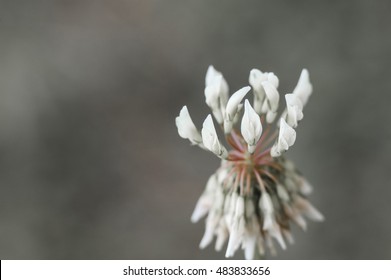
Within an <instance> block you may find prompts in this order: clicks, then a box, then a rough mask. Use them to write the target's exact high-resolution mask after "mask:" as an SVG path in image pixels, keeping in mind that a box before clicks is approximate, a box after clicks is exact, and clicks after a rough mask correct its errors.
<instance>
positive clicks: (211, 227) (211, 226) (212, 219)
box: [200, 212, 219, 249]
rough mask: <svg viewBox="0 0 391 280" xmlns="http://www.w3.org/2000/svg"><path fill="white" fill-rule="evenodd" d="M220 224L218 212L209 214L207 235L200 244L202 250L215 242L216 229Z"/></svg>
mask: <svg viewBox="0 0 391 280" xmlns="http://www.w3.org/2000/svg"><path fill="white" fill-rule="evenodd" d="M218 222H219V217H218V215H217V213H216V212H209V215H208V218H207V219H206V224H205V233H204V236H203V237H202V239H201V242H200V248H201V249H204V248H206V246H208V245H209V244H210V243H211V242H212V241H213V235H214V232H215V228H216V226H217V224H218Z"/></svg>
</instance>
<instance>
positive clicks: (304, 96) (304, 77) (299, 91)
mask: <svg viewBox="0 0 391 280" xmlns="http://www.w3.org/2000/svg"><path fill="white" fill-rule="evenodd" d="M293 93H294V94H295V95H297V96H298V97H299V98H300V100H301V102H302V103H303V106H305V105H306V104H307V101H308V98H309V97H310V95H311V94H312V84H311V82H310V75H309V73H308V70H307V69H305V68H304V69H303V70H302V71H301V74H300V77H299V81H298V82H297V85H296V87H295V89H294V90H293Z"/></svg>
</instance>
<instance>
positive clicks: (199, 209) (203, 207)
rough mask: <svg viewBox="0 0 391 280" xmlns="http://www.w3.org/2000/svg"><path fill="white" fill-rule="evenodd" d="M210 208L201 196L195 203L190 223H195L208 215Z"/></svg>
mask: <svg viewBox="0 0 391 280" xmlns="http://www.w3.org/2000/svg"><path fill="white" fill-rule="evenodd" d="M210 207H211V203H208V202H207V201H205V199H204V197H202V196H201V197H200V199H199V200H198V202H197V205H196V207H195V208H194V211H193V214H192V215H191V218H190V220H191V222H192V223H197V222H198V221H199V220H200V219H202V218H203V217H204V216H205V215H206V214H208V212H209V209H210Z"/></svg>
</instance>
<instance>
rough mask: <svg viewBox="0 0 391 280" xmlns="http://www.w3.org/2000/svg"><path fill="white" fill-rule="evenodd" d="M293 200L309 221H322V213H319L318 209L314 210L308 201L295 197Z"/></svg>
mask: <svg viewBox="0 0 391 280" xmlns="http://www.w3.org/2000/svg"><path fill="white" fill-rule="evenodd" d="M295 200H296V203H297V204H298V207H299V208H300V209H301V210H302V212H303V213H304V215H306V216H307V217H308V218H309V219H311V220H313V221H316V222H322V221H324V216H323V215H322V213H320V212H319V211H318V209H316V208H315V207H314V206H313V205H312V204H311V203H310V202H309V201H308V200H306V199H305V198H302V197H301V196H297V197H296V198H295Z"/></svg>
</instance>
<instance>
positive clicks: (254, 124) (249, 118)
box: [241, 99, 262, 153]
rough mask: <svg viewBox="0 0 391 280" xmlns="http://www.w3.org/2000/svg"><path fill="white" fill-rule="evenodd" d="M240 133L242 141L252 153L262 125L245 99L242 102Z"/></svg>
mask: <svg viewBox="0 0 391 280" xmlns="http://www.w3.org/2000/svg"><path fill="white" fill-rule="evenodd" d="M241 132H242V136H243V138H244V140H245V141H246V142H247V144H248V146H249V151H250V153H251V152H253V151H254V148H255V146H256V144H257V142H258V140H259V138H260V137H261V134H262V124H261V120H260V118H259V116H258V114H257V113H256V112H255V111H254V109H253V108H252V107H251V105H250V103H249V102H248V100H247V99H246V100H245V101H244V114H243V118H242V124H241Z"/></svg>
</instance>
